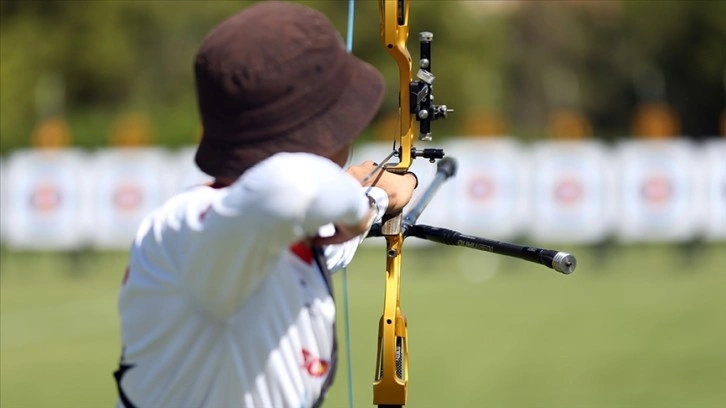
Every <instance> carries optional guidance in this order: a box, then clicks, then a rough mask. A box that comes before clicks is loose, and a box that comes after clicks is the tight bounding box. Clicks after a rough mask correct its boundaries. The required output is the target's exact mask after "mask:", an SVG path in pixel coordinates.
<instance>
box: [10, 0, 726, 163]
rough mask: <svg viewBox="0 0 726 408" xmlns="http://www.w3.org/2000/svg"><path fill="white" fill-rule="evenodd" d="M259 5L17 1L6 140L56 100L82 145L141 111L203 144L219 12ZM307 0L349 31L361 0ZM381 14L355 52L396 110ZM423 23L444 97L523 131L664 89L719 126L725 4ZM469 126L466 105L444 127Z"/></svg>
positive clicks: (445, 130) (163, 131) (421, 6)
mask: <svg viewBox="0 0 726 408" xmlns="http://www.w3.org/2000/svg"><path fill="white" fill-rule="evenodd" d="M252 3H254V2H252V1H180V2H177V1H161V0H158V1H122V0H117V1H75V0H67V1H42V2H40V1H23V0H3V1H2V3H1V9H0V14H1V17H0V39H1V41H0V46H1V47H0V83H1V86H0V142H1V143H0V152H7V151H9V150H12V149H15V148H19V147H24V146H27V145H28V144H29V135H30V133H31V131H32V129H33V127H34V126H35V125H36V124H37V123H38V121H40V120H42V119H44V118H45V117H47V116H50V115H54V114H64V115H65V116H66V118H67V120H68V122H69V124H70V127H71V129H72V132H73V141H74V144H76V145H79V146H86V147H93V146H99V145H104V144H106V143H107V139H108V133H109V129H110V128H111V127H112V123H113V120H114V119H115V118H116V117H118V116H119V115H121V114H124V113H129V112H143V113H145V114H147V115H148V116H149V117H150V118H151V121H152V123H154V125H155V129H154V132H155V133H154V136H155V141H156V142H157V143H158V144H161V145H167V146H175V145H184V144H191V143H194V141H195V140H196V137H197V135H198V132H199V124H198V119H197V115H196V106H195V97H194V87H193V76H192V61H193V57H194V53H195V52H196V50H197V47H198V46H199V44H200V43H201V41H202V40H203V38H204V36H205V34H206V33H207V32H208V31H209V30H210V29H211V28H212V27H213V26H214V25H215V24H217V23H218V22H220V21H221V20H223V19H224V18H226V17H227V16H229V15H231V14H233V13H235V12H236V11H238V10H240V9H242V8H244V7H245V6H247V5H249V4H252ZM301 3H303V4H306V5H309V6H311V7H314V8H316V9H318V10H321V11H322V12H324V13H325V14H326V15H327V16H328V17H329V18H330V19H331V21H332V22H333V23H334V24H335V25H336V27H337V28H338V29H339V30H340V31H341V33H343V35H344V34H345V30H346V22H347V6H348V2H346V1H343V0H319V1H302V2H301ZM378 20H379V16H378V7H377V3H376V2H374V1H372V0H359V1H358V2H357V5H356V19H355V25H354V27H355V30H354V32H355V36H354V45H353V48H354V52H355V53H356V54H357V55H359V56H360V57H361V58H363V59H364V60H366V61H369V62H370V63H372V64H374V65H375V66H376V67H378V68H379V69H381V71H382V72H383V73H384V75H385V77H386V78H387V81H388V86H389V93H388V97H387V99H386V102H385V105H384V109H383V112H384V113H385V112H393V111H395V110H396V108H397V106H396V105H397V102H396V101H397V98H396V94H397V88H398V83H396V82H395V81H396V78H397V76H396V72H395V70H396V67H395V64H394V63H393V62H392V60H391V59H390V57H389V56H388V54H387V53H386V52H385V51H384V49H383V47H382V46H381V44H380V39H379V34H378V33H379V26H378V24H379V23H378ZM410 22H411V33H412V34H411V41H410V42H409V48H410V49H411V50H412V54H413V56H414V58H416V56H417V54H418V51H417V44H416V42H415V37H416V33H418V32H419V31H423V30H427V31H432V32H434V33H435V34H436V37H435V42H434V46H433V59H434V65H433V66H434V73H435V74H436V75H437V77H438V79H437V82H436V85H437V87H436V97H437V101H439V102H440V103H446V104H448V105H450V106H452V107H454V108H455V109H456V114H455V115H456V116H458V117H464V116H465V115H466V114H467V113H471V112H477V111H478V110H481V109H490V110H495V111H499V112H501V113H502V114H503V115H504V117H506V119H507V120H508V121H509V122H511V123H512V126H511V128H510V130H511V131H512V133H514V134H515V135H518V136H522V137H526V136H527V135H532V136H533V137H541V135H542V134H543V130H542V129H543V127H544V126H545V124H546V121H547V116H548V115H549V114H550V113H551V112H552V111H553V110H555V109H558V108H572V109H576V110H579V111H582V112H583V113H585V114H586V115H587V116H588V117H589V118H590V119H591V120H592V122H593V124H594V127H595V129H596V131H595V133H596V135H597V136H600V137H607V136H613V135H614V136H623V135H626V134H627V131H628V126H629V121H630V115H631V114H632V111H633V108H634V107H635V106H636V105H637V104H638V103H641V102H648V101H651V100H659V101H666V102H668V103H670V104H671V105H672V106H674V107H675V108H676V109H677V111H678V113H679V114H680V115H681V119H682V123H683V133H685V134H687V135H690V136H695V137H703V136H710V135H714V134H718V133H719V128H718V126H719V116H720V115H721V112H722V111H723V109H724V107H725V106H726V97H725V96H724V95H725V91H724V88H725V87H726V84H724V81H725V78H724V77H725V75H726V74H725V72H726V46H724V44H726V2H720V1H699V2H689V1H663V2H650V1H642V2H641V1H627V2H617V1H602V2H599V1H580V2H558V1H552V2H517V1H512V2H502V1H491V2H481V1H453V0H452V1H433V0H432V1H425V0H414V1H413V2H412V6H411V16H410ZM661 77H662V81H660V82H659V80H658V78H661ZM58 78H60V79H62V83H63V84H64V85H63V86H61V87H60V89H55V90H54V89H53V84H54V83H57V81H56V82H53V81H54V79H58ZM55 87H56V88H57V87H58V86H57V85H55ZM459 126H460V122H457V120H455V119H453V118H452V119H451V120H449V121H446V122H444V123H440V124H439V123H437V129H436V130H437V133H438V134H439V135H443V134H455V133H456V132H457V131H459V129H460V127H459Z"/></svg>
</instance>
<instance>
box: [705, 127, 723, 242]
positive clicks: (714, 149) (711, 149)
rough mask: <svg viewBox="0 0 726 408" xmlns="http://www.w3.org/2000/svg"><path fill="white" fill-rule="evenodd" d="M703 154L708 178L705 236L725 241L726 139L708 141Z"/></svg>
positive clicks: (708, 238) (706, 178)
mask: <svg viewBox="0 0 726 408" xmlns="http://www.w3.org/2000/svg"><path fill="white" fill-rule="evenodd" d="M703 155H704V157H705V159H706V160H705V165H704V167H703V169H704V179H705V180H707V186H706V200H705V201H706V203H705V204H706V217H705V220H704V221H705V223H704V236H705V238H706V239H707V240H709V241H723V240H726V140H724V139H720V140H711V141H709V142H707V143H706V144H705V145H704V146H703Z"/></svg>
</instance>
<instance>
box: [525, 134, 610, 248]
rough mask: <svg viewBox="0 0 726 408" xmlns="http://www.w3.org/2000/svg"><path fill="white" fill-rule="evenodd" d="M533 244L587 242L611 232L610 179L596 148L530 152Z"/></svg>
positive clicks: (574, 145)
mask: <svg viewBox="0 0 726 408" xmlns="http://www.w3.org/2000/svg"><path fill="white" fill-rule="evenodd" d="M531 154H532V164H533V165H532V173H531V175H530V178H531V180H532V189H533V198H532V202H533V205H534V208H533V218H532V219H533V221H532V222H531V223H530V224H529V234H530V237H531V238H532V239H534V240H537V241H541V242H560V243H574V242H578V243H593V242H598V241H601V240H603V239H605V238H606V237H607V235H608V234H609V233H610V232H611V226H612V222H613V221H614V215H615V200H614V199H613V193H614V188H615V176H614V173H613V169H612V168H611V167H610V166H611V164H610V163H609V159H610V154H609V152H608V150H607V149H606V148H605V146H603V145H602V144H601V143H598V142H596V141H587V142H544V143H538V144H536V145H534V146H533V149H532V153H531Z"/></svg>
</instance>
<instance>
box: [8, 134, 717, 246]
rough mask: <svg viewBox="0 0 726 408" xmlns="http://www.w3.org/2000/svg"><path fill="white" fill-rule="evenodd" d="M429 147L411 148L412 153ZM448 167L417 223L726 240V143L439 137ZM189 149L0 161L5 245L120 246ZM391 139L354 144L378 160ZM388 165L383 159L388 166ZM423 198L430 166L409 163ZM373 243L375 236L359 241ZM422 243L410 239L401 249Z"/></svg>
mask: <svg viewBox="0 0 726 408" xmlns="http://www.w3.org/2000/svg"><path fill="white" fill-rule="evenodd" d="M423 147H427V146H424V145H422V146H420V148H423ZM436 147H442V148H443V149H444V150H445V152H446V156H448V157H453V158H454V159H456V160H457V162H458V172H457V175H456V176H455V177H454V178H453V179H451V180H449V181H448V182H446V183H445V184H444V185H443V186H442V188H441V190H440V191H439V192H438V194H436V195H435V196H434V198H433V199H432V200H431V202H430V204H429V205H428V207H427V208H426V210H425V211H424V213H423V214H422V215H421V217H420V218H419V221H418V222H419V223H421V224H428V225H434V226H439V227H443V228H450V229H454V230H457V231H459V232H462V233H465V234H471V235H478V236H481V237H484V238H491V239H504V240H512V239H514V240H516V239H519V238H524V237H525V236H526V238H529V239H532V240H535V241H539V242H550V243H555V242H558V243H583V244H589V243H596V242H598V241H601V240H604V239H607V238H608V237H610V236H615V237H617V238H618V239H620V240H621V241H623V242H640V241H665V242H673V241H686V240H691V239H695V238H699V237H703V238H704V239H706V240H711V241H724V240H726V140H723V139H721V140H711V141H709V142H707V143H704V144H703V145H698V146H697V145H695V144H694V143H692V142H689V141H687V140H669V141H657V142H656V141H634V140H629V141H624V142H621V143H619V144H618V145H616V146H614V148H610V147H608V146H606V145H604V144H601V143H599V142H595V141H583V142H541V143H536V144H533V145H531V146H522V145H520V144H519V143H517V142H516V141H515V140H514V139H511V138H506V137H501V138H462V139H449V140H447V141H446V142H445V143H443V144H438V145H437V146H436ZM194 152H195V148H194V147H187V148H183V149H181V150H173V151H171V150H166V149H162V148H143V149H142V148H138V149H103V150H99V151H95V152H85V151H81V150H78V149H59V150H23V151H16V152H15V153H13V154H12V155H10V156H8V157H5V158H4V159H3V161H2V163H0V177H1V179H0V237H1V238H2V241H3V243H4V244H5V245H7V247H8V248H12V249H49V250H66V249H77V248H83V247H93V248H99V249H122V250H123V249H126V248H128V247H129V245H130V244H131V241H132V240H133V238H134V234H135V231H136V229H137V226H138V224H139V223H140V222H141V220H142V218H143V217H144V216H145V215H146V214H148V213H149V212H151V211H152V210H153V209H155V208H156V207H158V206H160V205H161V204H162V203H163V202H164V201H165V200H167V199H168V198H169V197H171V196H172V195H173V194H174V193H176V192H179V191H181V190H183V189H185V188H188V187H190V186H193V185H197V184H202V183H208V182H210V181H212V179H211V177H209V176H207V175H205V174H204V173H202V172H201V171H200V170H199V169H198V168H197V167H196V165H195V164H194ZM390 152H391V143H389V142H379V143H368V144H363V145H359V146H356V147H355V148H354V150H353V157H352V159H351V163H360V162H362V161H364V160H373V161H381V160H383V159H384V158H385V157H386V156H387V155H388V154H389V153H390ZM396 160H397V159H395V158H394V159H393V161H394V162H395V161H396ZM411 171H413V172H414V173H416V175H417V176H418V178H419V188H418V189H417V190H416V192H415V194H414V199H413V200H412V202H411V204H409V207H410V206H411V205H412V204H413V203H415V202H416V201H417V200H418V199H419V198H420V196H421V193H422V192H423V190H424V189H425V187H426V186H427V185H428V184H429V183H430V182H431V180H432V179H433V177H434V175H435V172H436V165H434V164H431V163H429V162H428V161H427V160H425V159H421V158H419V159H416V160H414V162H413V165H412V167H411ZM367 242H368V243H370V244H373V245H381V246H382V245H383V244H384V241H383V240H382V239H375V240H368V241H367ZM422 244H427V241H422V240H417V239H411V240H408V241H407V244H406V245H422Z"/></svg>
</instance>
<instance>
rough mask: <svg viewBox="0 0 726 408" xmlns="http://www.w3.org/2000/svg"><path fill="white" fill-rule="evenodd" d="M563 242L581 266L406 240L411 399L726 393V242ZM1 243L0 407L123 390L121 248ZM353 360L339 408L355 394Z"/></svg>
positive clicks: (362, 371) (374, 296) (713, 402)
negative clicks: (27, 248) (595, 245)
mask: <svg viewBox="0 0 726 408" xmlns="http://www.w3.org/2000/svg"><path fill="white" fill-rule="evenodd" d="M560 249H565V250H571V251H572V252H573V253H575V254H576V255H577V256H578V261H579V265H578V270H577V271H576V272H575V273H574V274H573V275H570V276H563V275H560V274H557V273H555V272H553V271H551V270H549V269H546V268H544V267H541V266H538V265H534V264H529V263H524V262H522V261H517V260H511V259H506V258H502V257H499V256H495V255H491V254H486V253H478V252H473V251H470V250H465V249H462V248H446V247H433V248H425V249H422V248H416V249H414V248H411V249H409V250H407V251H406V252H405V258H404V260H403V286H402V294H401V297H402V307H403V310H404V312H405V313H406V315H407V317H408V322H409V346H410V363H409V364H410V367H409V368H410V374H409V375H410V378H409V380H410V383H409V404H408V406H411V407H480V406H481V407H484V406H487V407H592V408H595V407H634V408H635V407H654V408H655V407H658V408H667V407H714V408H715V407H722V406H724V405H723V404H724V401H726V387H724V384H726V295H724V293H723V292H724V289H726V245H723V244H711V245H706V246H701V247H698V248H697V249H695V250H693V251H692V252H690V253H686V252H684V251H683V250H681V249H680V248H678V247H675V246H666V245H653V246H631V247H615V248H612V249H609V250H607V251H605V250H595V249H591V248H579V249H578V248H560ZM0 257H1V258H0V328H1V330H0V335H1V337H0V347H1V348H0V351H1V353H2V355H1V356H0V407H2V408H14V407H20V408H25V407H53V408H58V407H109V406H113V404H114V402H115V399H116V395H115V385H114V382H113V380H112V377H111V372H112V371H113V370H114V369H115V366H116V363H117V359H118V357H119V352H120V342H119V335H118V332H117V324H118V318H117V315H116V292H117V289H118V286H119V284H120V280H121V275H122V273H123V269H124V267H125V264H126V260H125V254H121V253H103V254H101V253H85V254H78V255H75V256H70V255H60V254H49V253H47V254H46V253H10V252H7V251H3V252H1V253H0ZM383 265H384V258H383V253H382V249H378V248H363V249H361V252H360V253H359V256H358V258H357V259H356V261H354V263H353V265H352V266H351V267H350V269H349V280H350V283H349V284H350V288H351V291H350V308H351V320H352V328H351V330H352V348H353V371H354V378H353V385H354V387H353V389H354V395H355V402H356V406H370V405H371V401H372V386H371V384H372V381H373V373H374V366H375V347H376V338H377V324H378V318H379V317H380V313H381V309H382V296H383V273H384V272H383V270H382V268H383ZM340 279H341V276H340V275H338V276H336V289H337V291H338V292H339V293H338V301H339V303H340V302H341V299H342V294H341V293H340V289H341V282H340ZM342 315H343V313H342V309H341V310H340V313H339V316H340V317H342ZM339 329H340V331H341V336H343V334H344V333H343V332H342V329H343V325H342V322H341V324H340V325H339ZM344 340H345V339H344V337H341V341H344ZM341 350H344V347H343V343H341ZM342 357H344V355H343V356H342ZM343 360H344V359H343ZM342 363H343V365H342V366H341V367H340V368H339V371H338V378H337V381H336V386H335V387H334V388H333V391H332V392H331V394H330V396H329V399H328V402H327V404H326V407H328V408H337V407H346V406H348V402H347V385H346V381H347V378H346V370H347V367H346V365H345V361H342Z"/></svg>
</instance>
